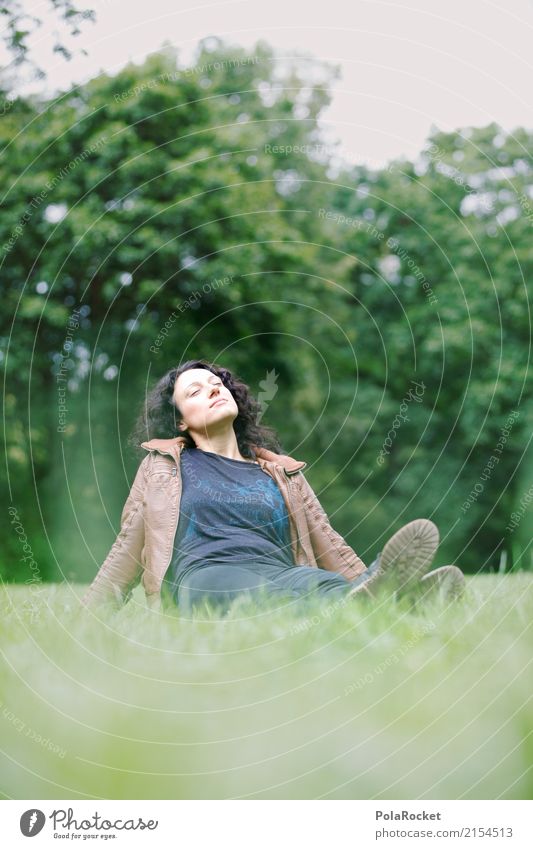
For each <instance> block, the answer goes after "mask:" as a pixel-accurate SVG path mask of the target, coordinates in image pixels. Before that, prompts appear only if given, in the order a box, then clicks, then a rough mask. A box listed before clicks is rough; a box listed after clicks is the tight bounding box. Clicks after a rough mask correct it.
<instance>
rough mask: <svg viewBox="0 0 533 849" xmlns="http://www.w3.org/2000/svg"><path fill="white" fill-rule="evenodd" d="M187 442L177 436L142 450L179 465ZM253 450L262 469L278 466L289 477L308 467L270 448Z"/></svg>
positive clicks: (161, 440)
mask: <svg viewBox="0 0 533 849" xmlns="http://www.w3.org/2000/svg"><path fill="white" fill-rule="evenodd" d="M185 442H186V440H185V439H184V437H183V436H176V437H175V438H174V439H151V440H150V441H149V442H143V443H142V444H141V448H144V449H145V450H146V451H158V452H159V454H169V455H170V456H171V457H173V458H174V460H175V461H176V463H179V458H180V455H181V452H182V450H183V448H184V447H185ZM252 450H253V452H254V454H255V456H256V457H257V460H258V462H259V465H260V466H261V467H262V466H263V463H265V462H266V463H274V464H275V465H277V466H282V467H283V469H285V472H286V473H287V474H288V475H292V474H295V473H296V472H299V471H301V470H302V469H305V467H306V466H307V463H305V462H304V461H303V460H295V459H294V458H293V457H289V455H288V454H276V452H275V451H269V449H268V448H259V447H258V446H256V445H252Z"/></svg>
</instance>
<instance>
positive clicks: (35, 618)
mask: <svg viewBox="0 0 533 849" xmlns="http://www.w3.org/2000/svg"><path fill="white" fill-rule="evenodd" d="M532 587H533V579H532V576H531V575H528V574H517V575H507V576H483V577H476V578H470V579H469V581H468V591H467V597H466V599H465V600H464V601H462V602H459V603H456V604H454V605H452V606H448V607H447V606H446V605H445V604H444V603H442V602H440V601H434V602H433V603H432V604H431V605H426V607H424V608H423V609H418V610H412V609H409V607H408V605H407V604H406V603H401V604H391V603H390V602H389V601H387V600H386V599H381V600H378V603H377V604H375V605H374V606H369V605H368V604H366V603H364V602H355V601H353V600H352V601H351V602H349V603H345V604H344V605H343V604H340V603H339V602H325V601H323V600H322V601H321V602H319V601H318V600H315V601H312V602H311V601H308V602H306V604H305V606H304V607H302V606H300V607H299V608H296V607H295V606H294V605H293V604H292V605H291V604H290V603H288V602H284V603H280V602H279V601H278V602H277V606H276V603H273V602H270V603H269V604H266V605H263V606H261V607H259V606H258V605H257V604H256V603H254V602H252V601H251V600H249V599H243V600H239V601H238V602H236V603H235V604H234V606H233V608H232V610H231V612H230V613H229V614H228V615H227V616H226V617H224V618H220V617H219V616H218V615H217V614H216V612H212V613H211V614H210V613H209V611H207V612H206V613H205V614H203V615H202V618H196V619H194V620H191V619H190V618H184V617H183V616H180V614H179V613H178V612H177V611H176V612H175V613H172V614H166V615H161V614H156V613H153V612H150V611H149V610H147V609H146V608H145V607H144V605H143V597H142V593H140V592H139V591H136V593H135V595H134V598H133V600H132V601H131V602H130V604H129V605H127V606H126V607H124V608H123V609H122V610H120V611H118V612H115V613H105V614H104V613H103V612H102V611H100V613H99V614H95V613H91V612H89V611H85V610H84V609H81V608H80V607H79V604H78V598H77V597H78V595H80V594H81V592H82V590H83V588H82V587H81V586H68V585H46V586H45V587H43V588H42V591H41V593H40V594H39V595H38V596H37V595H36V594H33V595H32V594H30V592H29V590H28V588H27V587H21V586H16V585H10V586H4V587H3V589H2V590H0V607H1V622H2V624H1V630H2V646H3V652H2V669H1V674H0V699H1V702H2V704H1V706H0V729H1V734H2V751H3V755H2V760H3V763H2V773H1V774H2V786H1V787H0V790H1V793H2V795H3V796H4V797H5V798H20V799H22V798H28V799H29V798H34V799H56V798H57V799H70V798H72V799H75V798H115V799H150V798H155V799H158V798H162V799H170V798H172V799H180V798H181V799H185V798H186V799H189V798H199V799H207V798H221V799H225V798H256V799H258V798H260V799H265V798H287V799H300V798H342V799H346V798H355V799H357V798H398V799H400V798H428V799H432V798H445V799H446V798H471V799H479V798H489V799H491V798H498V797H501V798H517V799H523V798H531V796H532V794H533V775H532V773H531V769H532V764H533V738H532V737H531V736H528V735H530V734H531V730H532V728H533V723H532V712H531V670H530V663H531V657H532V654H533V652H532V648H533V639H532V634H531V623H532V619H533V616H532V614H533V596H532Z"/></svg>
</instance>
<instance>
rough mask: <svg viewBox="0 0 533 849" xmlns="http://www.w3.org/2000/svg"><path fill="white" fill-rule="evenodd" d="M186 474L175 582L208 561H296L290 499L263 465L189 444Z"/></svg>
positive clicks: (183, 471) (171, 573)
mask: <svg viewBox="0 0 533 849" xmlns="http://www.w3.org/2000/svg"><path fill="white" fill-rule="evenodd" d="M181 477H182V496H181V502H180V517H179V523H178V528H177V531H176V538H175V541H174V552H173V557H172V562H171V566H170V568H169V577H170V578H171V582H172V583H175V581H176V579H177V578H178V577H179V575H180V574H181V573H183V571H184V570H185V569H189V568H190V567H192V566H194V565H198V566H201V565H204V564H207V563H215V562H216V563H221V562H222V563H224V562H227V563H228V565H229V564H238V563H248V564H249V563H251V562H253V563H255V564H257V563H261V562H264V563H270V564H272V563H276V564H279V565H282V566H283V565H285V566H292V565H293V558H292V551H291V544H290V531H289V519H288V514H287V508H286V505H285V501H284V499H283V496H282V494H281V492H280V490H279V487H278V485H277V484H276V482H275V481H274V480H273V479H272V478H271V477H270V475H269V474H268V473H267V472H264V471H263V470H262V469H261V467H260V466H259V465H256V464H253V463H246V462H244V461H242V460H232V459H229V458H227V457H221V456H220V455H218V454H214V453H211V452H208V451H202V450H200V449H195V448H193V449H184V450H183V451H182V455H181Z"/></svg>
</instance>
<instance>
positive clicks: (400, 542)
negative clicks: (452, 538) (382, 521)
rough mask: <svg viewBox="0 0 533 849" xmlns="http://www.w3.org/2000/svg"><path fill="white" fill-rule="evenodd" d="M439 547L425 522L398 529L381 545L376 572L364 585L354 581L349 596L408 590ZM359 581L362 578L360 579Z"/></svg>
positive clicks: (435, 531)
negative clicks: (383, 589)
mask: <svg viewBox="0 0 533 849" xmlns="http://www.w3.org/2000/svg"><path fill="white" fill-rule="evenodd" d="M438 546H439V531H438V528H437V526H436V525H435V524H434V523H433V522H430V520H429V519H415V520H414V521H412V522H409V523H408V524H407V525H404V526H403V528H400V530H399V531H396V533H395V534H394V535H393V536H392V537H391V538H390V540H389V541H388V542H387V543H386V544H385V547H384V548H383V551H382V552H381V555H380V558H379V565H378V568H377V569H374V571H373V572H372V573H371V574H369V575H368V579H367V580H366V581H362V580H358V581H357V585H356V586H354V588H353V590H352V591H351V592H350V593H349V595H355V594H358V593H360V592H362V591H365V593H366V594H368V593H370V594H372V593H373V592H374V591H375V590H379V589H381V587H382V586H387V587H390V588H391V589H392V590H394V591H395V592H397V593H399V594H400V593H402V592H403V591H405V590H408V589H409V590H410V589H411V588H412V587H413V586H415V585H416V584H418V582H419V580H420V578H421V577H422V575H424V574H425V572H427V570H428V569H429V567H430V566H431V563H432V562H433V558H434V556H435V552H436V551H437V548H438ZM360 578H363V576H362V575H361V576H360Z"/></svg>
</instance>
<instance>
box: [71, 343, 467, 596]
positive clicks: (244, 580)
mask: <svg viewBox="0 0 533 849" xmlns="http://www.w3.org/2000/svg"><path fill="white" fill-rule="evenodd" d="M259 412H260V405H259V404H258V402H256V401H255V400H254V399H253V398H252V396H251V394H250V390H249V388H248V386H247V385H246V384H245V383H243V382H242V381H241V380H239V378H237V377H236V376H234V375H233V374H232V373H231V372H230V371H228V370H227V369H225V368H223V367H221V366H218V365H216V364H214V363H209V362H207V361H205V360H189V361H188V362H186V363H185V364H184V365H182V366H180V367H179V368H173V369H171V370H170V371H169V372H168V373H167V374H166V375H165V376H164V377H163V378H162V379H161V380H160V381H159V383H158V384H157V386H156V387H155V389H154V390H153V391H152V392H151V394H150V395H149V396H148V398H147V401H146V404H145V406H144V409H143V414H142V415H141V417H140V418H139V421H138V423H137V427H136V429H135V431H134V437H133V441H134V443H135V444H136V447H137V448H138V447H139V442H141V439H142V438H143V436H144V435H146V434H148V436H149V437H150V439H149V441H147V442H142V445H141V447H142V448H143V449H144V450H146V451H147V452H148V453H147V454H146V456H145V458H144V459H143V461H142V462H141V464H140V466H139V469H138V471H137V474H136V477H135V480H134V482H133V485H132V488H131V491H130V494H129V496H128V499H127V501H126V504H125V506H124V510H123V512H122V518H121V529H120V533H119V535H118V537H117V539H116V541H115V543H114V544H113V546H112V548H111V550H110V552H109V554H108V556H107V558H106V560H105V562H104V563H103V564H102V566H101V568H100V570H99V571H98V574H97V575H96V577H95V579H94V581H93V583H92V584H91V586H90V587H89V589H88V591H87V593H86V594H85V596H84V598H83V603H84V604H91V603H93V602H98V601H108V600H112V601H116V602H118V603H123V602H124V601H127V600H128V599H129V597H130V595H131V591H132V589H133V588H134V586H135V585H136V584H137V583H138V582H139V580H142V583H143V586H144V590H145V593H146V597H147V602H148V604H149V606H150V607H155V608H159V607H160V605H161V598H162V589H163V587H165V589H166V590H168V594H170V595H171V596H172V598H173V600H174V601H175V602H176V603H177V605H178V606H179V608H180V609H182V610H186V611H188V612H190V611H192V609H193V608H194V607H196V606H198V605H199V604H201V603H202V602H204V601H207V602H209V603H211V604H212V605H216V606H218V607H220V608H222V610H221V612H225V611H227V609H228V607H229V605H230V603H231V602H232V601H233V599H235V598H236V597H238V596H241V595H242V594H243V593H248V594H250V595H252V596H254V595H256V596H257V597H258V598H260V597H261V596H262V595H263V594H264V593H268V595H275V596H278V597H282V596H283V597H284V598H294V599H302V598H308V597H311V596H316V595H319V596H327V598H328V599H331V598H334V597H335V598H340V597H342V598H346V599H349V598H352V597H356V596H361V595H363V596H365V595H366V596H367V597H369V596H372V595H373V594H374V592H375V591H376V590H378V589H379V588H380V587H381V585H388V586H389V588H390V587H392V588H393V589H394V592H395V593H397V594H398V593H400V594H401V593H410V594H411V593H412V591H415V592H416V593H417V594H418V595H423V596H426V594H427V593H431V594H433V593H434V592H437V591H441V592H443V593H444V595H445V596H446V597H450V598H451V597H455V596H458V595H460V593H461V592H462V589H463V585H464V577H463V574H462V572H461V571H460V570H459V569H458V568H457V567H456V566H443V567H441V568H440V569H435V570H434V571H432V572H429V571H428V570H429V567H430V564H431V562H432V560H433V557H434V554H435V552H436V550H437V546H438V542H439V534H438V530H437V528H436V526H435V525H434V524H433V522H430V521H429V520H427V519H416V520H414V521H413V522H409V524H407V525H405V526H404V527H403V528H401V529H400V530H399V531H398V532H397V533H395V534H394V536H393V537H392V538H391V539H390V540H389V541H388V542H387V543H386V545H385V547H384V548H383V551H382V552H381V553H380V555H379V556H378V558H377V559H376V560H374V562H373V563H372V564H371V565H370V566H369V567H368V568H367V567H366V566H365V564H364V563H363V561H362V560H361V558H360V557H358V555H357V554H356V553H355V551H354V550H353V549H352V548H350V546H349V545H348V544H347V543H346V542H345V540H344V539H343V538H342V537H341V535H340V534H338V533H337V532H336V531H335V530H334V529H333V528H332V527H331V525H330V522H329V520H328V517H327V515H326V513H325V512H324V510H323V509H322V507H321V505H320V503H319V501H318V499H317V497H316V495H315V493H314V492H313V490H312V489H311V487H310V485H309V483H308V482H307V480H306V479H305V477H304V475H303V469H304V468H305V466H306V463H304V462H300V461H298V460H295V459H293V458H292V457H289V456H288V455H286V454H283V453H281V447H280V444H279V442H278V438H277V436H276V434H275V433H274V431H273V430H272V429H271V428H267V427H265V426H262V425H259V424H257V418H258V414H259ZM263 597H264V596H263Z"/></svg>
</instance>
